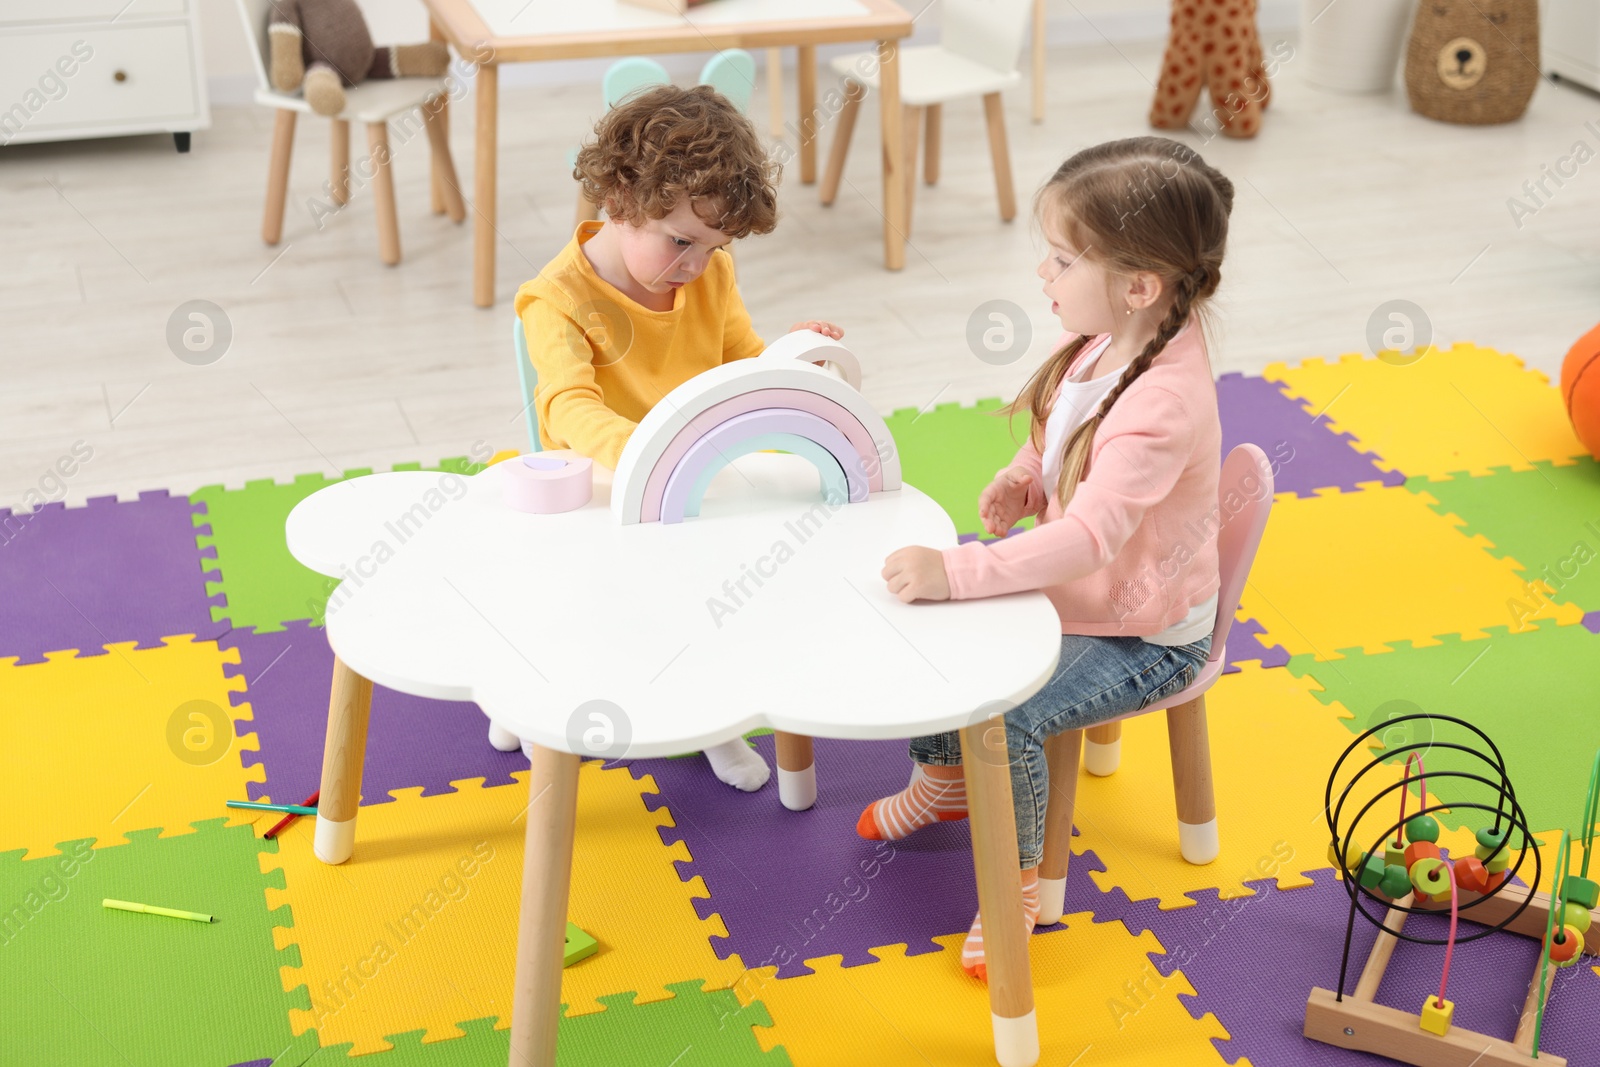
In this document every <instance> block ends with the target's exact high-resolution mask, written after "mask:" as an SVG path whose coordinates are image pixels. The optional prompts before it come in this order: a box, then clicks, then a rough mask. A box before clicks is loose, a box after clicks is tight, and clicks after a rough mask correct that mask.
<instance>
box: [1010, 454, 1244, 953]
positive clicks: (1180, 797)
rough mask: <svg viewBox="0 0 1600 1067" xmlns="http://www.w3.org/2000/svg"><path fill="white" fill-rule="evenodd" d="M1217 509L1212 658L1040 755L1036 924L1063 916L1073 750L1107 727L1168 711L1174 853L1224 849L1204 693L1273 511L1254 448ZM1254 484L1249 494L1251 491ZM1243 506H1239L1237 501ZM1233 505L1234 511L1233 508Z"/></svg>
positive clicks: (1231, 462) (1227, 475)
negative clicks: (1187, 679) (1046, 798)
mask: <svg viewBox="0 0 1600 1067" xmlns="http://www.w3.org/2000/svg"><path fill="white" fill-rule="evenodd" d="M1219 484H1220V489H1219V497H1220V500H1221V508H1220V510H1219V512H1218V516H1219V520H1220V522H1221V524H1222V525H1221V529H1220V530H1219V531H1218V533H1217V555H1218V570H1219V571H1220V575H1221V587H1220V588H1219V590H1218V592H1217V624H1216V628H1215V629H1213V630H1212V631H1211V656H1210V658H1209V659H1208V660H1207V661H1206V665H1205V666H1204V667H1203V668H1201V670H1200V674H1199V676H1198V677H1196V678H1195V680H1194V683H1193V684H1192V685H1190V686H1189V687H1188V688H1187V689H1185V690H1183V691H1182V692H1181V693H1175V694H1173V695H1172V696H1171V697H1169V698H1168V699H1167V700H1166V701H1164V702H1163V703H1162V704H1161V705H1159V706H1158V707H1150V708H1145V709H1144V710H1142V711H1136V712H1133V713H1132V714H1130V715H1124V716H1122V717H1121V718H1120V719H1117V720H1114V721H1112V722H1110V723H1105V724H1103V725H1101V726H1098V727H1090V728H1089V729H1088V730H1087V731H1084V730H1067V731H1065V732H1063V733H1059V734H1056V735H1055V736H1054V737H1052V738H1050V739H1049V740H1048V741H1046V742H1045V758H1046V759H1047V760H1048V761H1049V764H1050V786H1051V790H1050V802H1049V806H1048V807H1047V808H1046V813H1045V826H1044V861H1043V862H1042V863H1040V865H1039V903H1040V908H1039V923H1040V925H1048V924H1050V923H1053V922H1057V921H1059V920H1060V918H1061V912H1062V909H1063V906H1064V900H1065V895H1066V890H1067V862H1068V860H1069V859H1070V858H1071V856H1072V848H1071V843H1072V807H1073V801H1074V798H1075V797H1076V794H1077V789H1078V750H1079V745H1080V743H1081V742H1082V741H1083V735H1084V734H1085V733H1086V732H1087V733H1088V734H1089V735H1090V736H1091V737H1093V736H1094V734H1095V733H1096V731H1099V732H1100V735H1101V737H1102V738H1105V737H1107V736H1109V734H1108V733H1107V731H1108V729H1111V730H1115V731H1116V734H1117V736H1118V737H1120V736H1121V731H1122V725H1121V720H1122V719H1131V718H1133V716H1134V715H1147V714H1149V713H1150V712H1153V711H1158V710H1160V709H1161V708H1162V707H1164V708H1165V709H1166V712H1167V742H1168V745H1169V747H1170V748H1171V750H1172V784H1173V789H1174V792H1175V793H1176V799H1177V807H1178V849H1179V851H1180V852H1182V854H1183V858H1184V859H1186V860H1188V861H1189V862H1190V863H1197V864H1199V863H1210V862H1211V861H1212V860H1214V859H1216V858H1217V854H1218V853H1219V852H1220V851H1221V848H1222V846H1221V842H1220V840H1219V837H1218V834H1217V806H1216V800H1215V796H1214V794H1213V792H1212V787H1211V743H1210V741H1209V739H1208V738H1207V735H1206V697H1205V694H1206V690H1208V689H1210V688H1211V686H1212V684H1213V683H1214V682H1216V680H1217V678H1218V677H1220V676H1221V674H1222V670H1223V667H1224V666H1226V663H1227V644H1228V631H1229V629H1231V628H1232V626H1233V615H1234V611H1235V610H1236V609H1237V607H1238V604H1239V594H1240V593H1241V592H1242V591H1243V590H1244V583H1245V580H1246V579H1247V578H1249V576H1250V566H1251V564H1252V563H1254V562H1255V558H1256V549H1257V548H1258V547H1259V546H1260V544H1261V534H1262V531H1264V530H1265V529H1266V527H1267V517H1268V516H1269V515H1270V514H1271V513H1272V494H1273V478H1272V465H1271V464H1270V463H1269V462H1268V460H1267V455H1266V453H1265V452H1263V451H1261V449H1259V448H1257V447H1256V446H1255V445H1250V444H1245V445H1239V446H1238V447H1237V448H1235V449H1234V450H1233V451H1232V452H1229V453H1228V457H1227V459H1225V460H1224V461H1223V463H1222V478H1221V481H1220V483H1219ZM1251 486H1254V488H1253V490H1252V489H1251V488H1250V487H1251ZM1236 502H1242V503H1236ZM1230 505H1232V510H1230ZM1100 744H1101V745H1102V748H1101V750H1100V752H1099V754H1097V755H1096V756H1094V757H1093V758H1095V759H1098V760H1099V761H1100V763H1099V768H1098V769H1096V768H1095V767H1094V766H1093V765H1091V766H1089V767H1088V769H1089V770H1090V771H1091V772H1092V773H1095V774H1102V775H1103V774H1110V773H1111V772H1112V771H1114V770H1116V751H1117V750H1116V749H1115V748H1111V749H1110V750H1109V751H1110V756H1109V758H1108V756H1107V749H1106V748H1105V747H1104V746H1106V745H1107V744H1108V742H1106V741H1102V742H1100Z"/></svg>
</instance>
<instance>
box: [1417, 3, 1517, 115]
mask: <svg viewBox="0 0 1600 1067" xmlns="http://www.w3.org/2000/svg"><path fill="white" fill-rule="evenodd" d="M1538 84H1539V5H1538V0H1420V3H1418V5H1417V14H1416V18H1414V19H1413V20H1412V23H1411V41H1410V43H1409V44H1408V45H1407V46H1406V95H1407V96H1409V97H1410V98H1411V107H1412V109H1413V110H1415V111H1416V112H1417V113H1418V114H1419V115H1426V116H1427V117H1428V118H1430V119H1438V120H1439V121H1440V122H1460V123H1465V124H1467V125H1472V126H1487V125H1492V124H1493V123H1497V122H1510V121H1511V120H1512V119H1515V118H1517V117H1518V116H1520V115H1521V114H1522V113H1523V111H1525V110H1527V107H1528V98H1529V97H1531V96H1532V95H1533V90H1534V88H1535V87H1536V86H1537V85H1538Z"/></svg>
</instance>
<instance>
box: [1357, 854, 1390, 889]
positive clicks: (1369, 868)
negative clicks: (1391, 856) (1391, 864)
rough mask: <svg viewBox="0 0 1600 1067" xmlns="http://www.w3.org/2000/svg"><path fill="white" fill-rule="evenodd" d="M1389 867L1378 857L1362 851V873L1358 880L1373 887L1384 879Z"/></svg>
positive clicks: (1367, 886) (1370, 887)
mask: <svg viewBox="0 0 1600 1067" xmlns="http://www.w3.org/2000/svg"><path fill="white" fill-rule="evenodd" d="M1387 869H1388V868H1387V867H1386V866H1385V865H1384V862H1383V861H1382V860H1380V859H1379V858H1378V857H1376V856H1372V855H1368V854H1367V853H1362V859H1361V873H1360V874H1359V875H1357V879H1356V880H1357V881H1359V882H1360V883H1361V884H1362V885H1363V886H1365V887H1366V888H1367V889H1372V888H1373V887H1375V886H1377V885H1378V883H1380V882H1382V881H1383V872H1384V871H1385V870H1387Z"/></svg>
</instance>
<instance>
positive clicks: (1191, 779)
mask: <svg viewBox="0 0 1600 1067" xmlns="http://www.w3.org/2000/svg"><path fill="white" fill-rule="evenodd" d="M1167 745H1168V747H1170V748H1171V750H1172V786H1173V792H1174V793H1175V795H1176V797H1177V802H1178V847H1179V849H1180V850H1181V851H1182V852H1183V858H1184V859H1186V860H1188V861H1189V862H1190V863H1210V862H1211V861H1212V860H1214V859H1216V858H1217V854H1218V853H1219V852H1221V851H1222V843H1221V840H1220V838H1219V837H1218V835H1217V800H1216V793H1215V792H1214V791H1213V789H1212V787H1211V740H1210V738H1209V737H1208V736H1207V735H1206V698H1205V697H1204V696H1197V697H1195V698H1194V699H1193V700H1191V701H1189V702H1188V703H1187V704H1179V705H1178V706H1177V707H1175V708H1168V709H1167Z"/></svg>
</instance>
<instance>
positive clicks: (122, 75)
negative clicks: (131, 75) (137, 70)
mask: <svg viewBox="0 0 1600 1067" xmlns="http://www.w3.org/2000/svg"><path fill="white" fill-rule="evenodd" d="M111 77H112V79H113V80H115V81H119V82H125V81H127V80H128V72H127V71H125V70H119V71H117V72H116V73H115V74H113V75H111Z"/></svg>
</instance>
